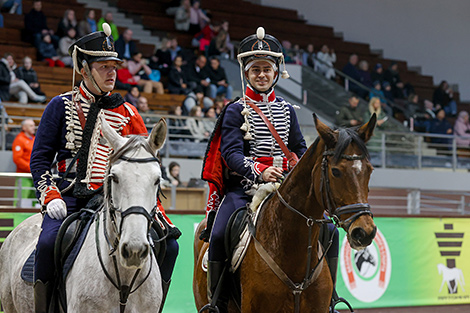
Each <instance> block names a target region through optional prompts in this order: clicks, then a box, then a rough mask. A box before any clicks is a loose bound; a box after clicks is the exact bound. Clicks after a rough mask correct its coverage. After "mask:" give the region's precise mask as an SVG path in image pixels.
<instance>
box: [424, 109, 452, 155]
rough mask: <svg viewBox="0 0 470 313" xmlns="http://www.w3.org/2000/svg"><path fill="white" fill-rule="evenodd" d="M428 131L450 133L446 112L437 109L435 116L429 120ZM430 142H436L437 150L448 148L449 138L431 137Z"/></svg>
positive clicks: (442, 133)
mask: <svg viewBox="0 0 470 313" xmlns="http://www.w3.org/2000/svg"><path fill="white" fill-rule="evenodd" d="M429 133H431V134H441V135H452V125H451V124H450V123H449V121H447V119H446V112H445V111H444V109H439V110H438V111H437V113H436V118H434V119H432V120H431V123H430V125H429ZM431 142H432V143H435V144H437V145H436V148H437V149H438V150H449V149H450V142H451V139H450V138H440V137H431Z"/></svg>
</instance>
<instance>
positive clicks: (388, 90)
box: [382, 80, 395, 103]
mask: <svg viewBox="0 0 470 313" xmlns="http://www.w3.org/2000/svg"><path fill="white" fill-rule="evenodd" d="M382 91H383V94H384V96H385V99H387V100H389V101H391V102H393V101H394V100H395V98H394V96H393V91H392V86H391V85H390V83H389V82H388V81H386V80H384V82H383V83H382ZM385 102H386V101H384V103H385Z"/></svg>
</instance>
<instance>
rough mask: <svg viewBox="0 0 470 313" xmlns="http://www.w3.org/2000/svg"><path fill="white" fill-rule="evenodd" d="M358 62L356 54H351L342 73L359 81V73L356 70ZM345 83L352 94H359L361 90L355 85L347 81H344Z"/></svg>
mask: <svg viewBox="0 0 470 313" xmlns="http://www.w3.org/2000/svg"><path fill="white" fill-rule="evenodd" d="M358 61H359V58H358V57H357V54H355V53H353V54H351V55H350V56H349V62H348V63H347V64H346V65H345V66H344V67H343V73H344V74H345V75H347V76H349V77H350V78H352V79H354V80H356V81H360V80H361V76H360V75H359V71H358V69H357V68H356V65H357V62H358ZM346 81H347V83H348V88H347V89H348V90H350V91H351V92H354V93H355V94H359V93H360V92H361V88H360V87H359V86H358V85H357V84H356V83H354V82H353V81H351V80H349V79H346Z"/></svg>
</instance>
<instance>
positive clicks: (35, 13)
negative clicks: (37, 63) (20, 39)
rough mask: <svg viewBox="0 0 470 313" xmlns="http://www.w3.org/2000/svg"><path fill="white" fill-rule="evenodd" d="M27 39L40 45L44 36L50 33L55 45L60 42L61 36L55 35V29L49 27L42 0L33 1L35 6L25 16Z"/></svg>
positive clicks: (35, 44) (36, 45)
mask: <svg viewBox="0 0 470 313" xmlns="http://www.w3.org/2000/svg"><path fill="white" fill-rule="evenodd" d="M24 26H25V40H26V41H28V42H30V43H32V44H33V45H34V46H35V47H38V46H39V43H40V42H41V41H42V36H43V35H46V34H49V35H50V36H51V39H52V42H53V44H54V46H55V47H57V45H58V43H59V37H57V36H56V35H54V31H53V30H52V29H49V28H48V27H47V18H46V15H45V14H44V13H43V12H42V2H41V0H34V1H33V8H32V9H31V11H30V12H29V13H28V14H26V15H25V16H24Z"/></svg>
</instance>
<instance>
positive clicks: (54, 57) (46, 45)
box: [38, 34, 65, 67]
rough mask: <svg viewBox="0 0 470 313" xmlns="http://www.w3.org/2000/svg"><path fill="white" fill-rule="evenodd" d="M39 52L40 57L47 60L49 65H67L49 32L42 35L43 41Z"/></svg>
mask: <svg viewBox="0 0 470 313" xmlns="http://www.w3.org/2000/svg"><path fill="white" fill-rule="evenodd" d="M38 54H39V58H40V59H41V60H43V61H45V62H46V63H47V64H48V65H49V67H54V66H58V67H65V64H64V62H62V61H61V60H60V57H59V56H58V54H57V51H56V49H55V48H54V45H53V44H52V39H51V35H49V34H45V35H44V36H43V37H42V41H41V42H40V43H39V46H38Z"/></svg>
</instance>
